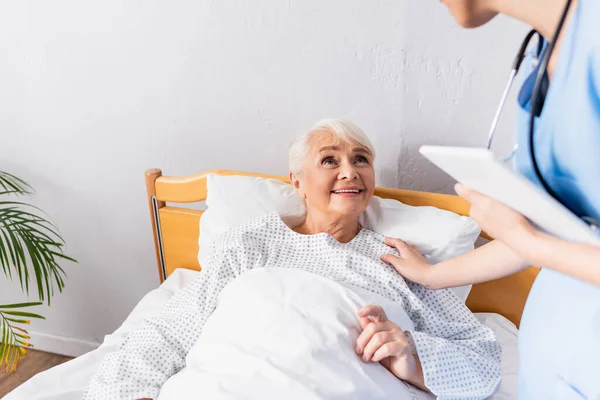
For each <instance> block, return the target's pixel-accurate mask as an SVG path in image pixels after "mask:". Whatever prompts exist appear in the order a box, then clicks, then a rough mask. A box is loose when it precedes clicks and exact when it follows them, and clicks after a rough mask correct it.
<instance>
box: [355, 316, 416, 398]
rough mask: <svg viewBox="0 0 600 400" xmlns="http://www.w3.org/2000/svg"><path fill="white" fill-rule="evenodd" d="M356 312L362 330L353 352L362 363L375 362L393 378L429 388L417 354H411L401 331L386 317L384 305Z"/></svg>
mask: <svg viewBox="0 0 600 400" xmlns="http://www.w3.org/2000/svg"><path fill="white" fill-rule="evenodd" d="M357 315H358V316H359V318H360V326H361V328H362V330H363V331H362V333H361V334H360V335H359V336H358V339H357V340H356V354H358V355H359V356H362V357H361V358H362V360H363V361H364V362H371V361H372V362H378V363H380V364H381V365H383V366H384V367H385V368H387V369H388V370H389V371H390V372H391V373H392V374H394V375H395V376H396V377H398V378H400V379H402V380H405V381H407V382H409V383H411V384H413V385H415V386H417V387H419V388H421V389H423V390H428V389H427V388H426V387H425V379H424V377H423V369H422V368H421V362H420V361H419V357H418V356H417V355H416V354H413V352H412V349H411V346H410V345H409V343H408V341H407V340H406V337H405V336H404V331H403V330H402V329H401V328H400V327H399V326H398V325H396V324H395V323H393V322H392V321H389V320H388V319H387V316H386V315H385V312H384V311H383V308H381V306H375V305H370V306H366V307H364V308H362V309H361V310H360V311H358V313H357ZM369 317H372V319H371V318H369Z"/></svg>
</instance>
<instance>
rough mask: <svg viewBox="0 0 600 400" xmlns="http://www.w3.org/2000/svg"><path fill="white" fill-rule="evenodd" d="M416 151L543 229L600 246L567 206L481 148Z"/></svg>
mask: <svg viewBox="0 0 600 400" xmlns="http://www.w3.org/2000/svg"><path fill="white" fill-rule="evenodd" d="M419 152H420V153H421V154H422V155H423V156H425V157H426V158H427V159H428V160H429V161H431V162H432V163H434V164H435V165H437V166H438V167H439V168H441V169H442V170H443V171H444V172H446V173H447V174H448V175H450V176H451V177H452V178H454V179H456V180H457V181H458V182H460V183H462V184H463V185H465V186H467V187H470V188H472V189H474V190H476V191H478V192H480V193H482V194H484V195H486V196H489V197H491V198H494V199H496V200H498V201H500V202H502V203H504V204H506V205H507V206H509V207H511V208H513V209H515V210H516V211H518V212H519V213H521V214H522V215H524V216H525V217H527V218H528V219H529V220H530V221H531V222H532V223H534V224H535V225H537V227H538V228H540V229H541V230H543V231H546V232H547V233H550V234H552V235H554V236H556V237H559V238H562V239H564V240H568V241H572V242H578V243H585V244H593V245H596V246H600V236H599V235H598V234H597V233H595V232H594V231H593V230H592V229H591V228H590V227H589V226H588V225H587V224H586V223H585V222H584V221H582V220H581V219H580V218H579V217H577V216H576V215H575V214H573V213H572V212H571V211H570V210H569V209H567V208H566V207H565V206H563V205H562V204H561V203H559V202H558V201H557V200H555V199H554V198H553V197H552V196H550V195H549V194H548V193H546V192H545V191H544V190H543V189H541V188H540V187H538V186H536V185H535V184H533V183H532V182H530V181H529V180H527V178H525V177H523V176H521V175H519V174H518V173H516V172H514V171H513V170H512V168H511V167H510V166H508V165H506V164H502V163H501V162H499V161H498V160H497V158H496V156H495V155H494V153H493V152H491V151H489V150H487V149H481V148H467V147H446V146H422V147H421V148H420V149H419Z"/></svg>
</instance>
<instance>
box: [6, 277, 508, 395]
mask: <svg viewBox="0 0 600 400" xmlns="http://www.w3.org/2000/svg"><path fill="white" fill-rule="evenodd" d="M197 276H198V272H196V271H190V270H184V269H179V270H177V271H175V272H174V273H173V274H172V275H171V276H170V277H169V278H168V279H167V280H166V281H165V282H164V283H163V284H162V285H161V286H160V287H159V288H157V289H154V290H152V291H151V292H149V293H148V294H147V295H146V296H145V297H144V298H143V299H142V300H141V301H140V302H139V303H138V304H137V306H136V307H135V309H134V310H133V311H132V312H131V314H130V315H129V316H128V317H127V319H126V320H125V321H124V323H123V324H122V325H121V327H119V329H117V330H116V331H115V332H113V333H112V334H110V335H107V336H106V337H105V339H104V342H103V343H102V345H101V346H100V348H98V349H97V350H94V351H92V352H90V353H87V354H85V355H83V356H81V357H78V358H76V359H74V360H72V361H69V362H67V363H64V364H61V365H59V366H56V367H54V368H51V369H49V370H48V371H45V372H43V373H40V374H38V375H36V376H34V377H33V378H32V379H30V380H29V381H27V382H25V383H24V384H23V385H21V386H20V387H18V388H17V389H15V390H14V391H12V392H11V393H9V394H8V395H6V396H5V397H4V398H3V400H80V399H81V397H82V396H83V391H84V390H85V388H86V386H87V385H88V383H89V381H90V379H91V378H92V376H93V375H94V374H95V373H96V371H97V370H98V367H99V366H100V362H101V360H102V358H103V357H104V356H106V355H107V354H108V353H109V352H111V351H113V350H114V349H116V348H117V347H118V345H119V344H120V343H121V342H122V341H123V340H124V338H125V337H126V336H127V335H128V334H129V332H131V331H132V330H135V329H136V328H138V327H139V326H140V325H141V324H142V322H143V320H144V319H145V318H149V317H152V316H155V315H157V314H158V312H159V310H160V308H161V307H162V306H163V304H164V303H165V302H166V301H167V300H168V299H169V298H170V297H171V296H172V295H173V294H174V293H175V292H177V291H178V290H180V289H181V288H182V287H184V286H185V285H186V284H188V283H190V282H192V281H193V280H194V279H196V278H197ZM255 289H258V288H255ZM382 305H383V306H385V304H382ZM388 308H389V307H388ZM252 311H253V314H252V315H255V316H256V315H259V314H260V313H262V314H263V315H264V313H265V312H264V311H262V310H252ZM388 313H389V316H390V317H391V318H397V317H396V316H393V312H390V311H388ZM475 315H476V317H477V318H478V319H479V320H480V321H481V322H482V323H484V324H485V325H487V326H489V327H490V328H492V330H493V331H494V333H495V334H496V336H497V337H498V340H499V341H500V343H501V345H502V350H503V352H502V382H501V384H500V388H499V390H498V392H497V393H496V394H494V395H493V396H492V397H491V399H493V400H512V399H516V398H517V395H516V389H517V387H516V383H517V382H516V381H517V379H516V377H517V366H518V353H517V333H518V332H517V329H516V328H515V327H514V325H513V324H511V323H510V322H509V321H508V320H507V319H505V318H504V317H502V316H500V315H498V314H475ZM211 318H212V317H211ZM211 324H212V323H211ZM247 329H249V327H248V326H244V327H241V325H239V326H238V333H239V335H244V334H245V331H246V330H247ZM266 330H267V329H265V331H266ZM340 347H341V346H340ZM373 367H375V366H372V367H369V368H370V369H373ZM186 370H187V368H186V369H184V370H183V371H186ZM183 371H181V372H180V374H181V375H183ZM187 373H188V372H185V374H187ZM176 376H177V378H175V377H173V378H172V379H173V380H174V379H180V378H179V375H176ZM183 379H185V378H183ZM171 384H172V382H169V385H171ZM168 390H170V389H168V388H167V387H166V385H165V387H164V388H163V393H162V395H164V396H168V395H169V394H168ZM193 392H196V393H198V394H202V393H204V389H203V388H201V387H200V385H196V387H195V388H194V389H193ZM182 398H183V399H185V397H182ZM202 398H204V399H208V398H210V397H209V396H203V397H202ZM283 398H286V397H283Z"/></svg>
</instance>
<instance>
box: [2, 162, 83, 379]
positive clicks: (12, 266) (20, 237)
mask: <svg viewBox="0 0 600 400" xmlns="http://www.w3.org/2000/svg"><path fill="white" fill-rule="evenodd" d="M31 193H32V188H31V186H30V185H29V184H28V183H27V182H25V181H23V180H22V179H20V178H18V177H16V176H14V175H12V174H9V173H6V172H1V171H0V268H1V269H2V272H4V275H5V277H6V278H7V279H9V280H13V279H14V278H15V277H18V278H19V282H20V284H21V289H22V290H23V292H25V293H26V294H29V290H30V286H33V284H32V277H33V278H35V285H36V286H37V297H38V300H39V301H36V302H29V303H17V304H0V368H2V369H3V371H4V373H11V372H14V371H15V370H16V368H17V366H18V365H19V361H20V360H21V359H22V358H23V356H25V354H27V348H28V347H32V345H31V343H30V337H29V335H28V334H27V331H26V330H25V329H24V328H23V327H22V326H23V325H25V324H29V321H30V319H31V318H43V317H42V316H41V315H39V314H35V313H32V312H29V311H23V310H25V309H27V310H29V308H30V307H35V306H39V305H41V304H43V302H44V301H47V302H48V305H50V298H51V297H52V296H53V295H54V291H55V289H58V290H59V291H60V292H62V289H63V287H64V278H65V272H64V270H63V269H62V267H61V266H60V265H59V264H58V262H59V261H61V260H68V261H73V262H76V260H74V259H72V258H71V257H68V256H66V255H65V254H63V246H64V240H63V239H62V237H61V235H60V233H59V232H58V230H57V229H56V227H55V226H54V225H53V224H52V223H51V222H49V221H48V220H47V219H46V218H44V217H43V216H41V214H43V213H42V211H41V210H40V209H39V208H37V207H34V206H32V205H29V204H27V203H24V202H21V201H16V200H15V199H14V197H15V196H22V195H29V194H31ZM0 303H3V301H2V299H0Z"/></svg>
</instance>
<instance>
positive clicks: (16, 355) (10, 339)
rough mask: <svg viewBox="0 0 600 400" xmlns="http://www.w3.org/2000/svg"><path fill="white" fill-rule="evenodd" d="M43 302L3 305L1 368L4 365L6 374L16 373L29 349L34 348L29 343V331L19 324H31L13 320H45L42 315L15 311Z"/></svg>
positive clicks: (0, 310)
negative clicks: (26, 318)
mask: <svg viewBox="0 0 600 400" xmlns="http://www.w3.org/2000/svg"><path fill="white" fill-rule="evenodd" d="M41 304H43V303H42V302H34V303H19V304H3V305H0V366H2V365H4V373H11V372H14V371H15V370H16V368H17V366H18V365H19V361H20V360H21V358H22V357H23V356H24V355H25V354H27V348H29V347H33V346H32V345H31V343H29V339H30V337H29V335H28V334H27V331H26V330H25V329H23V328H21V327H19V326H17V324H29V320H25V319H17V318H12V317H13V316H17V317H28V318H42V319H43V318H44V317H42V316H41V315H38V314H34V313H30V312H24V311H15V309H16V308H26V307H34V306H39V305H41Z"/></svg>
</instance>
